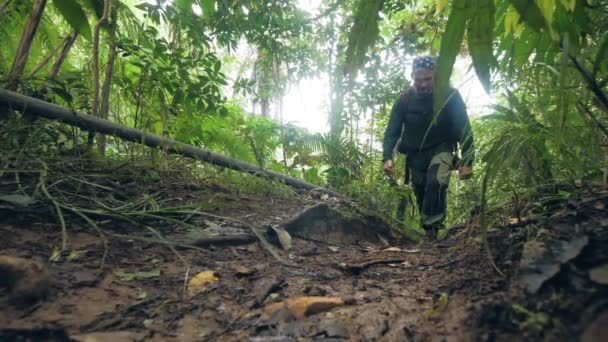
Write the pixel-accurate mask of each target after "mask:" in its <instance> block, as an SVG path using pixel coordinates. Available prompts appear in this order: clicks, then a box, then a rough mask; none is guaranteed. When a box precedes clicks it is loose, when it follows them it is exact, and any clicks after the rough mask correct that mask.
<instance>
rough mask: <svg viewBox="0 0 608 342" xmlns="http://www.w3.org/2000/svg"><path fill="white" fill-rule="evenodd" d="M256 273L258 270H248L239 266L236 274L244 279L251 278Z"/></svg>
mask: <svg viewBox="0 0 608 342" xmlns="http://www.w3.org/2000/svg"><path fill="white" fill-rule="evenodd" d="M255 272H256V270H255V269H253V268H247V267H245V266H237V268H236V273H235V274H236V275H237V276H240V277H244V276H250V275H252V274H254V273H255Z"/></svg>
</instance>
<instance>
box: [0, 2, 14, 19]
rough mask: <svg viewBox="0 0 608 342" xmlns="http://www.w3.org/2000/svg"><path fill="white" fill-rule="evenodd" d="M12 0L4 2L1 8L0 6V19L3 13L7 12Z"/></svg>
mask: <svg viewBox="0 0 608 342" xmlns="http://www.w3.org/2000/svg"><path fill="white" fill-rule="evenodd" d="M12 1H13V0H6V1H5V2H4V3H3V4H2V6H0V17H1V16H3V15H4V13H6V12H8V6H9V5H10V4H11V2H12Z"/></svg>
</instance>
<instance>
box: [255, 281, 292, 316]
mask: <svg viewBox="0 0 608 342" xmlns="http://www.w3.org/2000/svg"><path fill="white" fill-rule="evenodd" d="M283 285H285V279H280V278H275V279H273V280H272V281H271V282H270V284H268V285H267V286H266V287H265V288H264V290H262V292H261V293H260V295H259V296H258V297H257V298H256V300H255V301H254V302H253V304H251V306H250V307H249V308H250V309H256V308H259V307H260V306H262V303H264V300H266V297H268V296H269V295H270V294H271V293H273V292H274V291H277V290H280V289H281V288H282V287H283Z"/></svg>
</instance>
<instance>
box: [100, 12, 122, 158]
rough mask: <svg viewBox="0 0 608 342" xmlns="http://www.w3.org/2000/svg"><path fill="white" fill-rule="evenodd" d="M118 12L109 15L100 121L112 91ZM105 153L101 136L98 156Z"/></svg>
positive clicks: (107, 111) (106, 110) (108, 103)
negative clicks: (106, 58) (106, 62)
mask: <svg viewBox="0 0 608 342" xmlns="http://www.w3.org/2000/svg"><path fill="white" fill-rule="evenodd" d="M117 14H118V10H117V9H116V7H113V8H112V13H111V14H110V25H109V26H110V27H109V31H108V64H107V65H106V76H105V79H104V81H103V87H102V89H101V109H100V113H99V115H100V117H101V118H102V119H106V120H107V119H108V114H109V113H110V91H111V89H112V77H113V76H114V60H115V59H116V54H117V51H116V37H115V35H116V25H117V22H116V19H117ZM105 152H106V136H105V135H101V136H100V137H99V154H100V155H102V156H103V155H104V154H105Z"/></svg>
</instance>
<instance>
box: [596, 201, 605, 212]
mask: <svg viewBox="0 0 608 342" xmlns="http://www.w3.org/2000/svg"><path fill="white" fill-rule="evenodd" d="M593 207H594V208H595V209H597V210H604V209H606V205H605V204H604V202H602V201H597V202H595V204H593Z"/></svg>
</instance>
